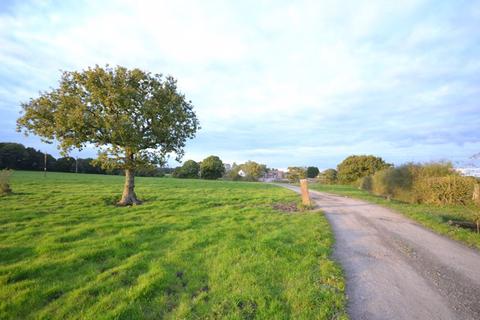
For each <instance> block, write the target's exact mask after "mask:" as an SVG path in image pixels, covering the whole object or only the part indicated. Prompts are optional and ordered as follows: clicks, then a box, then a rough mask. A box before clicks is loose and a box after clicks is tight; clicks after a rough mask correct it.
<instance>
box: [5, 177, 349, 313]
mask: <svg viewBox="0 0 480 320" xmlns="http://www.w3.org/2000/svg"><path fill="white" fill-rule="evenodd" d="M122 183H123V178H122V177H114V176H102V175H82V174H61V173H49V174H48V175H47V177H46V178H44V177H43V176H42V174H41V173H34V172H15V173H14V175H13V177H12V189H13V191H14V194H13V195H9V196H5V197H1V198H0V318H1V319H37V318H42V319H43V318H45V319H113V318H115V319H161V318H163V319H205V318H209V319H224V318H228V319H344V318H346V316H345V311H344V308H345V297H344V280H343V277H342V274H341V270H340V268H339V267H338V266H337V265H336V264H335V263H334V262H333V261H332V260H330V258H329V256H330V252H331V246H332V242H333V237H332V232H331V230H330V227H329V225H328V224H327V222H326V219H325V218H324V216H323V215H322V214H321V213H318V212H317V213H283V212H279V211H276V210H274V209H273V208H272V204H275V203H281V202H291V201H297V196H296V195H294V194H293V193H291V192H289V191H287V190H283V189H282V188H279V187H275V186H271V185H266V184H258V183H240V182H220V181H198V180H177V179H161V178H139V179H138V180H137V194H138V195H139V196H140V198H142V199H143V200H145V203H144V204H143V205H141V206H137V207H123V208H120V207H115V206H113V203H115V201H116V200H117V197H118V196H119V192H120V191H121V189H122Z"/></svg>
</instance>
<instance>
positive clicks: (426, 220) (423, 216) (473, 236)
mask: <svg viewBox="0 0 480 320" xmlns="http://www.w3.org/2000/svg"><path fill="white" fill-rule="evenodd" d="M309 187H310V188H311V189H313V190H318V191H324V192H330V193H335V194H340V195H344V196H349V197H353V198H358V199H362V200H366V201H368V202H372V203H376V204H379V205H383V206H385V207H388V208H391V209H394V210H396V211H397V212H400V213H403V214H404V215H406V216H408V217H410V218H412V219H413V220H416V221H418V222H419V223H420V224H422V225H424V226H425V227H428V228H430V229H432V230H434V231H436V232H438V233H440V234H443V235H446V236H448V237H450V238H451V239H455V240H458V241H461V242H463V243H465V244H467V245H469V246H471V247H476V248H477V249H480V234H478V233H475V232H472V231H469V230H465V229H461V228H458V227H453V226H450V225H448V224H447V222H448V221H449V220H465V219H467V220H468V219H469V218H471V217H469V212H468V209H466V208H465V207H462V206H434V205H426V204H409V203H404V202H400V201H395V200H390V201H389V200H387V199H384V198H382V197H378V196H375V195H372V194H370V193H368V192H366V191H363V190H359V189H357V188H355V187H353V186H348V185H322V184H310V186H309Z"/></svg>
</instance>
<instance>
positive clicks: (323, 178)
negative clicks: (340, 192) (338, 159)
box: [319, 169, 337, 184]
mask: <svg viewBox="0 0 480 320" xmlns="http://www.w3.org/2000/svg"><path fill="white" fill-rule="evenodd" d="M319 182H320V183H323V184H335V183H337V170H335V169H327V170H325V171H323V172H322V173H321V174H320V175H319Z"/></svg>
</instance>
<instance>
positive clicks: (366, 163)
mask: <svg viewBox="0 0 480 320" xmlns="http://www.w3.org/2000/svg"><path fill="white" fill-rule="evenodd" d="M391 166H392V165H391V164H389V163H386V162H385V161H384V160H383V159H382V158H380V157H375V156H372V155H359V156H358V155H353V156H349V157H347V158H345V160H343V161H342V162H341V163H340V164H339V165H338V166H337V171H338V179H339V180H340V182H342V183H352V182H354V181H357V180H358V179H360V178H363V177H366V176H369V175H373V174H374V173H375V172H377V171H379V170H382V169H385V168H389V167H391Z"/></svg>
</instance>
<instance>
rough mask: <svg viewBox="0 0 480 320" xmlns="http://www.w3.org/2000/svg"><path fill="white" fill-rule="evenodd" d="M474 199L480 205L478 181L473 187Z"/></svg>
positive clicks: (479, 185)
mask: <svg viewBox="0 0 480 320" xmlns="http://www.w3.org/2000/svg"><path fill="white" fill-rule="evenodd" d="M472 200H473V202H475V204H478V205H480V184H478V183H477V184H475V186H474V187H473V196H472Z"/></svg>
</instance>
